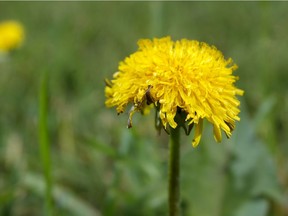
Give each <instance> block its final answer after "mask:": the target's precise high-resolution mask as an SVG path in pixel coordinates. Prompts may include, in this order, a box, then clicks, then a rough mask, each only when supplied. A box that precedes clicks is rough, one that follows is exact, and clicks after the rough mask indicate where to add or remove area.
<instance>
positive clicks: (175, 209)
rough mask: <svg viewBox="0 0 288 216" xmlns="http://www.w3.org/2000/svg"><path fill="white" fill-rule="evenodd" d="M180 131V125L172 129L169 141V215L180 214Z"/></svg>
mask: <svg viewBox="0 0 288 216" xmlns="http://www.w3.org/2000/svg"><path fill="white" fill-rule="evenodd" d="M179 140H180V133H179V127H176V128H175V129H172V128H171V130H170V143H169V150H170V156H169V216H179V215H180V183H179V178H180V143H179Z"/></svg>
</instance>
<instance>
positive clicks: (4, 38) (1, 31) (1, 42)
mask: <svg viewBox="0 0 288 216" xmlns="http://www.w3.org/2000/svg"><path fill="white" fill-rule="evenodd" d="M23 39H24V28H23V26H22V25H21V24H20V23H18V22H16V21H5V22H1V23H0V51H2V52H6V51H9V50H11V49H14V48H17V47H19V46H20V45H21V44H22V42H23Z"/></svg>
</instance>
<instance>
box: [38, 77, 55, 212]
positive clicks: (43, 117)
mask: <svg viewBox="0 0 288 216" xmlns="http://www.w3.org/2000/svg"><path fill="white" fill-rule="evenodd" d="M47 100H48V99H47V73H44V74H43V78H42V80H41V85H40V92H39V145H40V155H41V159H42V164H43V171H44V177H45V186H46V189H45V201H46V210H45V215H47V216H50V215H53V213H52V212H53V204H52V178H51V159H50V146H49V140H48V127H47V113H48V112H47Z"/></svg>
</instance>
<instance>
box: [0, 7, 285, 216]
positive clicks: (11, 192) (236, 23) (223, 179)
mask: <svg viewBox="0 0 288 216" xmlns="http://www.w3.org/2000/svg"><path fill="white" fill-rule="evenodd" d="M287 10H288V4H287V2H0V21H4V20H7V19H14V20H18V21H20V22H21V23H22V24H23V25H24V27H25V29H26V40H25V43H24V44H23V46H22V47H21V48H20V49H18V50H16V51H14V52H12V53H10V55H9V57H8V58H6V59H5V61H1V62H0V101H1V103H0V215H7V216H10V215H13V216H14V215H15V216H24V215H33V216H34V215H49V214H50V215H61V216H62V215H69V216H70V215H76V216H78V215H79V216H82V215H83V216H90V215H91V216H92V215H93V216H100V215H103V216H106V215H107V216H110V215H119V216H134V215H136V216H138V215H139V216H148V215H149V216H150V215H151V216H153V215H155V216H156V215H157V216H158V215H166V214H167V201H166V199H167V198H166V197H167V191H166V189H167V156H168V149H167V142H168V137H167V135H166V134H165V133H162V135H160V136H158V135H157V133H156V130H155V129H154V128H153V125H154V121H153V118H154V116H153V114H151V115H149V116H145V117H143V116H141V115H135V119H134V127H133V128H132V129H130V130H128V129H126V121H127V117H128V115H127V113H124V114H122V115H120V116H117V114H116V111H115V109H107V108H106V107H105V105H104V101H105V97H104V79H105V78H112V74H113V73H114V72H116V71H117V67H118V63H119V61H121V60H123V59H124V58H125V57H126V56H128V55H129V54H131V53H133V52H134V51H136V49H137V44H136V43H137V40H138V39H140V38H153V37H162V36H166V35H170V36H171V37H172V39H173V40H176V39H181V38H188V39H195V40H199V41H205V42H207V43H209V44H211V45H215V46H216V47H217V48H218V49H220V50H221V51H222V52H223V53H224V55H225V56H226V57H227V58H228V57H231V58H232V59H233V60H234V61H235V62H236V63H237V64H238V66H239V69H238V70H237V71H236V72H235V75H237V76H240V80H239V81H237V83H236V85H237V87H239V88H241V89H244V90H245V95H244V96H243V97H241V98H240V100H241V114H240V116H241V121H240V122H239V123H237V126H236V130H235V132H234V133H233V136H232V138H231V139H230V140H227V139H226V138H225V139H224V140H223V142H222V143H221V144H216V143H215V141H214V139H213V135H212V129H211V127H210V125H209V124H206V125H205V134H204V138H203V139H202V140H201V143H200V145H199V147H197V148H192V147H191V140H192V136H190V137H186V136H184V132H183V137H181V139H182V147H181V154H182V156H181V195H182V209H183V215H184V216H265V215H267V216H270V215H271V216H274V215H275V216H285V215H288V199H287V198H288V158H287V156H288V143H287V140H288V133H287V131H288V115H287V114H288V88H287V80H288V71H287V70H288V69H287V44H288V43H287V36H288V28H287V22H288V13H287ZM45 73H46V74H47V85H48V86H47V101H46V102H47V124H48V139H46V141H48V144H49V145H50V150H51V161H50V162H49V160H48V161H46V162H47V163H46V166H44V167H46V168H43V161H45V158H46V159H47V158H49V154H47V153H49V152H48V151H47V149H45V141H44V147H43V143H42V147H41V145H39V137H38V134H39V125H40V124H41V119H39V112H40V110H41V109H40V107H41V105H39V104H42V105H44V106H43V107H42V108H43V109H42V111H44V118H45V116H46V115H45V96H46V93H45V85H44V84H45V82H44V84H43V83H42V86H41V80H42V79H43V76H44V75H45ZM41 95H42V96H41ZM39 97H40V98H41V99H39ZM39 100H44V101H42V103H39ZM42 114H43V113H42ZM42 120H43V119H42ZM39 122H40V123H39ZM43 122H44V126H43V127H44V128H43V130H44V133H45V119H44V120H43V121H42V123H43ZM42 135H43V134H42ZM43 136H44V138H45V134H44V135H43ZM40 140H41V139H40ZM41 148H42V150H41ZM41 151H42V154H41ZM49 167H50V168H49ZM45 169H46V173H48V174H47V176H46V178H45V175H44V173H45V171H44V170H45ZM49 170H50V171H49ZM49 172H50V175H51V176H50V177H49ZM49 178H50V179H52V180H51V181H52V187H53V191H50V192H51V193H52V194H53V203H52V204H51V205H50V207H49V202H48V203H47V197H48V199H49V191H48V195H47V191H46V192H45V188H46V187H45V185H46V182H47V180H48V182H49ZM45 179H46V180H45ZM45 194H46V195H45ZM45 203H46V204H45ZM47 204H48V205H47ZM49 209H50V210H51V209H53V210H52V213H51V212H50V213H49Z"/></svg>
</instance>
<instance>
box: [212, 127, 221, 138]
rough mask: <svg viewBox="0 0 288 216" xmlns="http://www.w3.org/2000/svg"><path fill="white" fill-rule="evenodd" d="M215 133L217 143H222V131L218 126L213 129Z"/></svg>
mask: <svg viewBox="0 0 288 216" xmlns="http://www.w3.org/2000/svg"><path fill="white" fill-rule="evenodd" d="M213 132H214V138H215V140H216V141H217V142H221V140H222V135H221V130H220V127H219V126H218V125H215V124H214V127H213Z"/></svg>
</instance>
